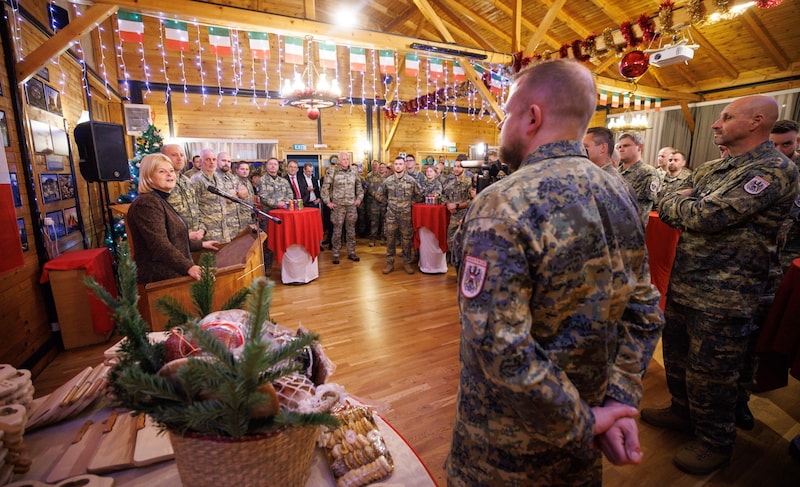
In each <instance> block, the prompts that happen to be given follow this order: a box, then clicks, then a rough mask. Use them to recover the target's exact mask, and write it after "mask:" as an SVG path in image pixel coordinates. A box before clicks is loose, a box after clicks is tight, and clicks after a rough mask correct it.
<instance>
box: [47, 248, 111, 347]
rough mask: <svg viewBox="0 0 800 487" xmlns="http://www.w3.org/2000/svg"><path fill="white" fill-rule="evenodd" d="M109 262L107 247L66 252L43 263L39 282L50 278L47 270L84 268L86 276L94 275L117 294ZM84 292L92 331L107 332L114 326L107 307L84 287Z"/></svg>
mask: <svg viewBox="0 0 800 487" xmlns="http://www.w3.org/2000/svg"><path fill="white" fill-rule="evenodd" d="M111 262H112V261H111V252H110V251H109V250H108V249H107V248H102V249H89V250H78V251H75V252H66V253H63V254H61V255H60V256H58V257H56V258H55V259H53V260H50V261H48V262H46V263H45V264H44V270H43V271H42V277H41V279H39V282H40V283H42V284H44V283H46V282H48V281H49V280H50V274H49V271H69V270H74V269H84V272H85V273H86V275H87V276H91V277H94V280H95V281H97V283H98V284H100V285H101V286H103V288H105V290H106V291H108V292H109V293H110V294H111V295H112V296H117V281H116V280H115V279H114V272H113V270H112V267H111ZM86 292H87V293H89V303H90V305H91V307H92V323H93V327H94V332H95V333H97V334H104V333H108V332H109V331H111V329H112V328H114V323H113V321H112V320H111V315H110V314H109V313H110V311H109V309H108V307H107V306H106V305H105V304H103V302H102V301H100V300H99V299H97V298H96V297H95V295H94V293H93V292H91V291H90V290H89V288H86Z"/></svg>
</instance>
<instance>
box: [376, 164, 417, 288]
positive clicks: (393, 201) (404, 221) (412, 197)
mask: <svg viewBox="0 0 800 487" xmlns="http://www.w3.org/2000/svg"><path fill="white" fill-rule="evenodd" d="M392 167H393V169H394V175H392V176H389V177H388V178H386V180H385V181H384V182H383V185H382V186H381V187H380V189H379V190H378V192H377V193H376V194H375V198H376V199H377V200H378V201H380V202H386V204H387V207H386V221H385V223H384V226H385V233H386V265H385V266H384V268H383V273H384V274H388V273H390V272H392V271H394V254H395V250H396V243H397V237H398V235H399V236H400V247H401V248H402V249H403V269H405V271H406V273H408V274H413V273H414V267H413V266H412V265H411V263H412V262H411V246H412V244H413V241H414V226H413V224H412V223H411V205H412V204H413V203H415V202H417V201H420V200H421V199H422V188H420V186H419V183H417V182H416V181H415V180H414V178H412V177H411V176H409V175H408V174H406V165H405V160H404V159H403V158H402V157H397V158H396V159H395V160H394V165H393V166H392Z"/></svg>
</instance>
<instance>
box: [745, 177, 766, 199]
mask: <svg viewBox="0 0 800 487" xmlns="http://www.w3.org/2000/svg"><path fill="white" fill-rule="evenodd" d="M769 185H770V183H769V181H767V180H766V179H764V178H762V177H761V176H754V177H753V179H751V180H750V181H747V182H746V183H745V184H744V190H745V191H746V192H747V193H749V194H752V195H753V196H755V195H757V194H761V192H762V191H764V190H765V189H767V188H768V187H769Z"/></svg>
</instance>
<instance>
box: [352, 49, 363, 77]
mask: <svg viewBox="0 0 800 487" xmlns="http://www.w3.org/2000/svg"><path fill="white" fill-rule="evenodd" d="M366 70H367V52H366V51H365V50H364V48H363V47H351V48H350V71H358V72H361V73H363V72H364V71H366Z"/></svg>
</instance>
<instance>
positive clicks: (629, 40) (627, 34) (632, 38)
mask: <svg viewBox="0 0 800 487" xmlns="http://www.w3.org/2000/svg"><path fill="white" fill-rule="evenodd" d="M619 32H620V34H622V37H623V38H624V39H625V43H626V44H628V46H630V47H636V46H637V45H639V40H638V39H637V38H636V35H635V34H634V33H633V26H632V25H631V23H630V22H628V21H627V20H626V21H625V22H623V23H621V24H620V25H619Z"/></svg>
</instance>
